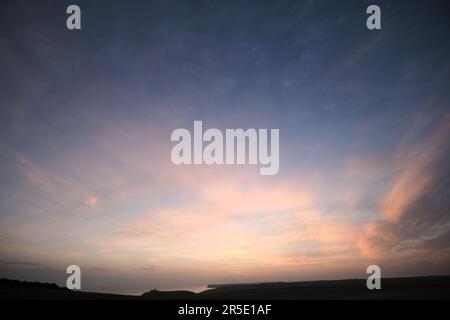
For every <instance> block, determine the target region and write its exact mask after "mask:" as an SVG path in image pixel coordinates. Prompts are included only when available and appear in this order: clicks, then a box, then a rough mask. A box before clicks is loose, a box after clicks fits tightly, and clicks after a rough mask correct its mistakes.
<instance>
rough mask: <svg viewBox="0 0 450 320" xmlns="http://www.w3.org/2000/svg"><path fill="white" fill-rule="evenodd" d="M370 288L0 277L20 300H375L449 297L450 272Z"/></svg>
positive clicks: (5, 295)
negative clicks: (185, 287)
mask: <svg viewBox="0 0 450 320" xmlns="http://www.w3.org/2000/svg"><path fill="white" fill-rule="evenodd" d="M381 286H382V288H381V290H368V289H367V287H366V280H365V279H351V280H329V281H304V282H273V283H259V284H231V285H210V286H209V287H210V288H212V289H209V290H206V291H203V292H200V293H194V292H190V291H159V290H151V291H148V292H146V293H144V294H142V295H141V296H130V295H118V294H105V293H93V292H83V291H71V290H69V289H67V288H61V287H58V286H57V285H56V284H48V283H38V282H24V281H18V280H8V279H0V299H19V300H218V299H233V300H247V299H263V300H372V299H386V300H399V299H450V276H430V277H411V278H386V279H382V282H381Z"/></svg>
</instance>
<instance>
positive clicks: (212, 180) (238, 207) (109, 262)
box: [0, 0, 450, 293]
mask: <svg viewBox="0 0 450 320" xmlns="http://www.w3.org/2000/svg"><path fill="white" fill-rule="evenodd" d="M71 4H77V5H79V6H80V8H81V12H82V29H81V30H79V31H69V30H68V29H67V28H66V18H67V16H68V15H67V14H66V8H67V6H68V5H71ZM370 4H373V3H372V2H369V1H321V0H314V1H300V0H297V1H216V0H211V1H200V0H195V1H191V0H189V1H179V0H176V1H140V0H139V1H138V0H133V1H119V0H116V1H112V0H111V1H106V0H96V1H84V0H76V1H56V0H55V1H50V0H42V1H39V2H38V1H23V0H19V1H2V2H1V4H0V8H1V10H0V277H1V278H11V279H21V280H29V281H45V282H55V283H58V284H59V285H63V286H64V285H65V280H66V278H67V276H68V275H67V274H66V273H65V271H66V267H67V266H68V265H72V264H75V265H79V266H80V267H81V270H82V289H83V290H90V291H102V292H117V293H142V292H144V291H147V290H149V289H153V288H158V289H164V290H170V289H185V288H194V287H202V286H203V287H204V286H206V285H207V284H210V283H236V282H262V281H301V280H316V279H345V278H363V277H366V276H367V274H366V268H367V266H369V265H370V264H376V265H379V266H380V267H381V271H382V276H385V277H392V276H415V275H436V274H449V273H450V139H449V137H450V90H449V87H450V58H449V57H450V41H449V38H448V34H449V32H450V19H449V13H450V8H449V5H448V3H446V1H437V0H436V1H376V4H378V5H379V6H380V7H381V12H382V29H381V30H368V29H367V28H366V19H367V17H368V16H367V14H366V8H367V6H368V5H370ZM195 120H201V121H203V126H204V128H219V129H221V130H225V129H226V128H244V129H247V128H278V129H279V130H280V169H279V172H278V174H277V175H273V176H261V175H260V174H259V167H258V166H254V165H235V166H225V165H222V166H221V165H212V166H208V165H196V166H194V165H181V166H176V165H174V164H173V163H172V162H171V159H170V153H171V149H172V147H173V145H174V143H173V142H171V141H170V136H171V133H172V131H173V130H174V129H176V128H187V129H189V130H192V129H193V123H194V121H195Z"/></svg>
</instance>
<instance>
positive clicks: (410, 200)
mask: <svg viewBox="0 0 450 320" xmlns="http://www.w3.org/2000/svg"><path fill="white" fill-rule="evenodd" d="M448 137H450V116H447V117H445V118H444V119H443V120H441V121H440V123H439V124H438V125H437V128H436V129H434V130H433V132H432V133H431V134H429V135H428V137H426V138H425V139H423V141H422V142H421V143H418V144H416V145H413V146H411V145H410V146H405V145H403V146H401V148H400V150H401V152H400V153H399V154H398V155H397V161H398V162H399V163H400V166H401V167H402V170H401V172H400V173H399V174H398V175H397V176H396V178H395V180H394V183H393V185H392V187H391V189H390V190H389V192H388V194H387V195H386V197H385V198H384V200H383V201H382V203H381V205H380V208H381V214H380V216H379V217H378V219H376V220H374V221H371V222H370V223H368V224H367V225H366V227H365V231H364V233H363V234H362V235H361V237H360V238H359V240H358V246H359V248H360V249H361V251H362V253H363V254H365V255H367V256H369V257H389V256H392V255H393V254H396V253H397V254H400V253H402V254H408V253H412V252H414V250H416V249H418V248H420V247H422V248H425V247H427V248H429V249H431V248H433V246H432V244H433V243H438V242H439V243H440V244H442V241H444V240H445V239H447V238H445V237H444V238H440V235H441V234H446V232H447V231H448V229H449V228H450V214H449V213H450V140H449V139H448ZM433 238H434V239H436V240H435V241H436V242H433V240H426V239H433ZM437 239H439V240H437ZM422 241H424V242H423V243H422ZM421 243H422V244H421Z"/></svg>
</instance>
